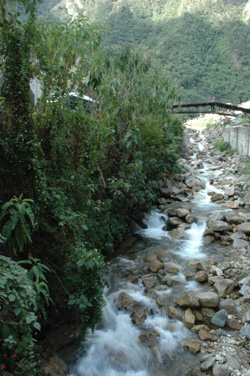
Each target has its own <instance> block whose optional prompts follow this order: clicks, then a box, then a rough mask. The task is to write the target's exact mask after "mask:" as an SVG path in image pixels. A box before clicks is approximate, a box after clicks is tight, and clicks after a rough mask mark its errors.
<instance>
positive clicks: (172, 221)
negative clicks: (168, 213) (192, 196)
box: [167, 217, 183, 227]
mask: <svg viewBox="0 0 250 376" xmlns="http://www.w3.org/2000/svg"><path fill="white" fill-rule="evenodd" d="M182 223H183V221H182V220H181V219H180V218H179V217H169V218H168V220H167V225H168V226H170V227H177V226H179V225H180V224H182Z"/></svg>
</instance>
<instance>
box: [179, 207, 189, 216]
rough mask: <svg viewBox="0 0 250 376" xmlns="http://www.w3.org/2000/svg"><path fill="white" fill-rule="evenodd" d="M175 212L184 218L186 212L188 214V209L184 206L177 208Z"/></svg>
mask: <svg viewBox="0 0 250 376" xmlns="http://www.w3.org/2000/svg"><path fill="white" fill-rule="evenodd" d="M176 212H177V216H178V217H179V218H185V217H186V216H187V215H188V214H190V210H187V209H184V208H179V209H177V210H176Z"/></svg>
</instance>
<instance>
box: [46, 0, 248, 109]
mask: <svg viewBox="0 0 250 376" xmlns="http://www.w3.org/2000/svg"><path fill="white" fill-rule="evenodd" d="M47 1H51V0H47ZM46 3H47V2H46V1H45V2H44V6H43V12H44V11H48V8H49V6H47V4H46ZM54 10H55V8H54ZM54 10H53V9H52V10H51V11H52V12H53V11H54ZM78 10H79V12H80V13H81V12H82V11H81V10H80V9H78ZM57 11H58V9H57ZM66 13H67V11H66V9H65V8H64V12H63V16H64V17H65V14H66ZM54 14H55V13H54ZM84 14H86V15H87V16H88V17H89V19H91V20H92V21H97V22H100V23H101V24H103V25H105V26H106V28H107V30H106V33H105V35H104V37H103V41H102V43H103V45H105V46H120V45H121V44H122V43H124V42H128V43H136V44H137V45H140V46H141V45H143V46H144V47H145V48H146V49H147V50H148V51H154V52H152V53H154V59H155V64H157V65H158V66H161V67H162V68H163V67H165V68H166V69H167V70H168V71H169V73H170V75H171V77H172V79H173V80H174V81H175V82H177V83H178V85H179V86H180V87H181V89H182V93H183V96H184V97H185V98H187V99H190V97H191V98H197V97H198V98H205V99H208V98H211V97H212V96H213V95H216V97H218V98H219V97H220V98H223V99H224V100H228V101H233V102H235V103H238V101H239V100H240V99H242V100H248V99H249V96H250V92H249V86H248V80H249V70H248V61H249V60H250V47H249V46H250V43H249V38H250V32H249V12H248V11H245V4H244V2H243V3H241V2H239V1H229V2H228V1H224V0H222V1H214V2H213V3H211V1H210V0H205V1H202V2H201V1H192V2H191V1H190V0H183V1H182V2H178V1H173V0H161V1H151V0H147V1H141V0H128V1H126V2H124V1H122V2H121V1H112V0H102V1H93V0H84ZM56 17H60V13H58V14H57V15H56ZM68 17H69V16H68Z"/></svg>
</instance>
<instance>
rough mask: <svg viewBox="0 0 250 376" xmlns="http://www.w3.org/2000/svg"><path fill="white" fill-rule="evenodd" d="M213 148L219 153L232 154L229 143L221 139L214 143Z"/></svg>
mask: <svg viewBox="0 0 250 376" xmlns="http://www.w3.org/2000/svg"><path fill="white" fill-rule="evenodd" d="M214 148H215V149H216V150H219V151H221V152H223V151H226V153H227V154H232V153H233V152H234V150H233V149H232V147H231V145H230V143H229V142H227V141H224V140H223V139H222V138H221V139H218V140H217V141H216V142H215V143H214Z"/></svg>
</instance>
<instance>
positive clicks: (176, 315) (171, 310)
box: [166, 306, 183, 320]
mask: <svg viewBox="0 0 250 376" xmlns="http://www.w3.org/2000/svg"><path fill="white" fill-rule="evenodd" d="M166 313H167V315H168V317H170V319H177V320H181V319H182V316H183V312H182V311H181V310H180V309H178V308H176V307H174V306H170V307H168V309H167V312H166Z"/></svg>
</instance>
